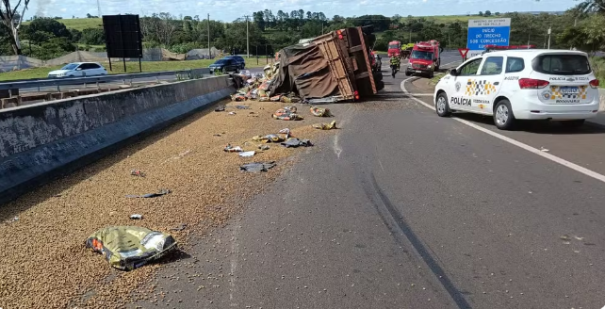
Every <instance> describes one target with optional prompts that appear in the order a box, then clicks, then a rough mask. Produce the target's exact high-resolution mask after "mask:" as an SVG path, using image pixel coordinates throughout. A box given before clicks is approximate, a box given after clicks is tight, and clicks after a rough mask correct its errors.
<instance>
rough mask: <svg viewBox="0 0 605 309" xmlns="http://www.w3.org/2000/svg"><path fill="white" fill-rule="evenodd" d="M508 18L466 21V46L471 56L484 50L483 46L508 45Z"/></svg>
mask: <svg viewBox="0 0 605 309" xmlns="http://www.w3.org/2000/svg"><path fill="white" fill-rule="evenodd" d="M509 39H510V18H493V19H471V20H469V21H468V35H467V41H466V48H468V49H469V50H470V52H469V56H470V57H473V56H476V55H478V54H481V53H482V52H484V51H485V46H487V45H496V46H508V44H509Z"/></svg>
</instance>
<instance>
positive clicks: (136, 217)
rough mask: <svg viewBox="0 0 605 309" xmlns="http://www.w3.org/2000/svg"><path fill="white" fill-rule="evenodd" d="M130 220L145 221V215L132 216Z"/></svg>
mask: <svg viewBox="0 0 605 309" xmlns="http://www.w3.org/2000/svg"><path fill="white" fill-rule="evenodd" d="M130 219H131V220H141V219H143V215H139V214H134V215H130Z"/></svg>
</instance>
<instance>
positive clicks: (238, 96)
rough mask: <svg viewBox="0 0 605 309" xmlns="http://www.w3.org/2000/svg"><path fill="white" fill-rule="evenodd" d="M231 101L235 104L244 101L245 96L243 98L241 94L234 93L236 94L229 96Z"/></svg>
mask: <svg viewBox="0 0 605 309" xmlns="http://www.w3.org/2000/svg"><path fill="white" fill-rule="evenodd" d="M231 101H235V102H241V101H246V96H244V95H243V94H241V93H236V94H233V95H231Z"/></svg>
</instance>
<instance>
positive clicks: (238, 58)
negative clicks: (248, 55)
mask: <svg viewBox="0 0 605 309" xmlns="http://www.w3.org/2000/svg"><path fill="white" fill-rule="evenodd" d="M223 59H232V60H235V62H236V63H238V64H239V67H238V68H239V69H240V70H243V69H244V68H246V60H244V57H242V56H227V57H225V58H223Z"/></svg>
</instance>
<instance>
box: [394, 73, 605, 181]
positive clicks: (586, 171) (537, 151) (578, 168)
mask: <svg viewBox="0 0 605 309" xmlns="http://www.w3.org/2000/svg"><path fill="white" fill-rule="evenodd" d="M408 80H409V79H405V80H403V81H402V82H401V84H400V86H401V90H402V91H403V92H404V93H405V94H408V96H409V97H410V99H412V100H414V101H416V102H418V103H420V104H421V105H422V106H424V107H426V108H428V109H431V110H435V107H434V106H432V105H431V104H428V103H426V102H423V101H422V100H420V99H417V98H414V97H413V96H411V95H410V93H409V92H408V91H407V89H406V88H405V82H407V81H408ZM451 119H453V120H456V121H458V122H460V123H463V124H465V125H467V126H469V127H471V128H473V129H476V130H478V131H481V132H483V133H486V134H489V135H491V136H493V137H495V138H497V139H500V140H502V141H505V142H507V143H509V144H512V145H514V146H517V147H519V148H521V149H524V150H527V151H529V152H531V153H533V154H536V155H538V156H541V157H543V158H545V159H548V160H550V161H553V162H555V163H558V164H561V165H563V166H565V167H568V168H570V169H572V170H574V171H576V172H579V173H582V174H584V175H586V176H589V177H592V178H594V179H596V180H599V181H601V182H603V183H605V175H602V174H599V173H597V172H595V171H592V170H589V169H587V168H585V167H583V166H580V165H577V164H575V163H572V162H569V161H567V160H565V159H563V158H560V157H557V156H555V155H552V154H550V153H548V152H543V151H541V150H540V149H537V148H534V147H532V146H530V145H527V144H525V143H522V142H519V141H517V140H515V139H512V138H510V137H507V136H504V135H502V134H499V133H496V132H494V131H492V130H489V129H486V128H484V127H482V126H479V125H477V124H474V123H472V122H469V121H467V120H464V119H460V118H456V117H452V118H451Z"/></svg>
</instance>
